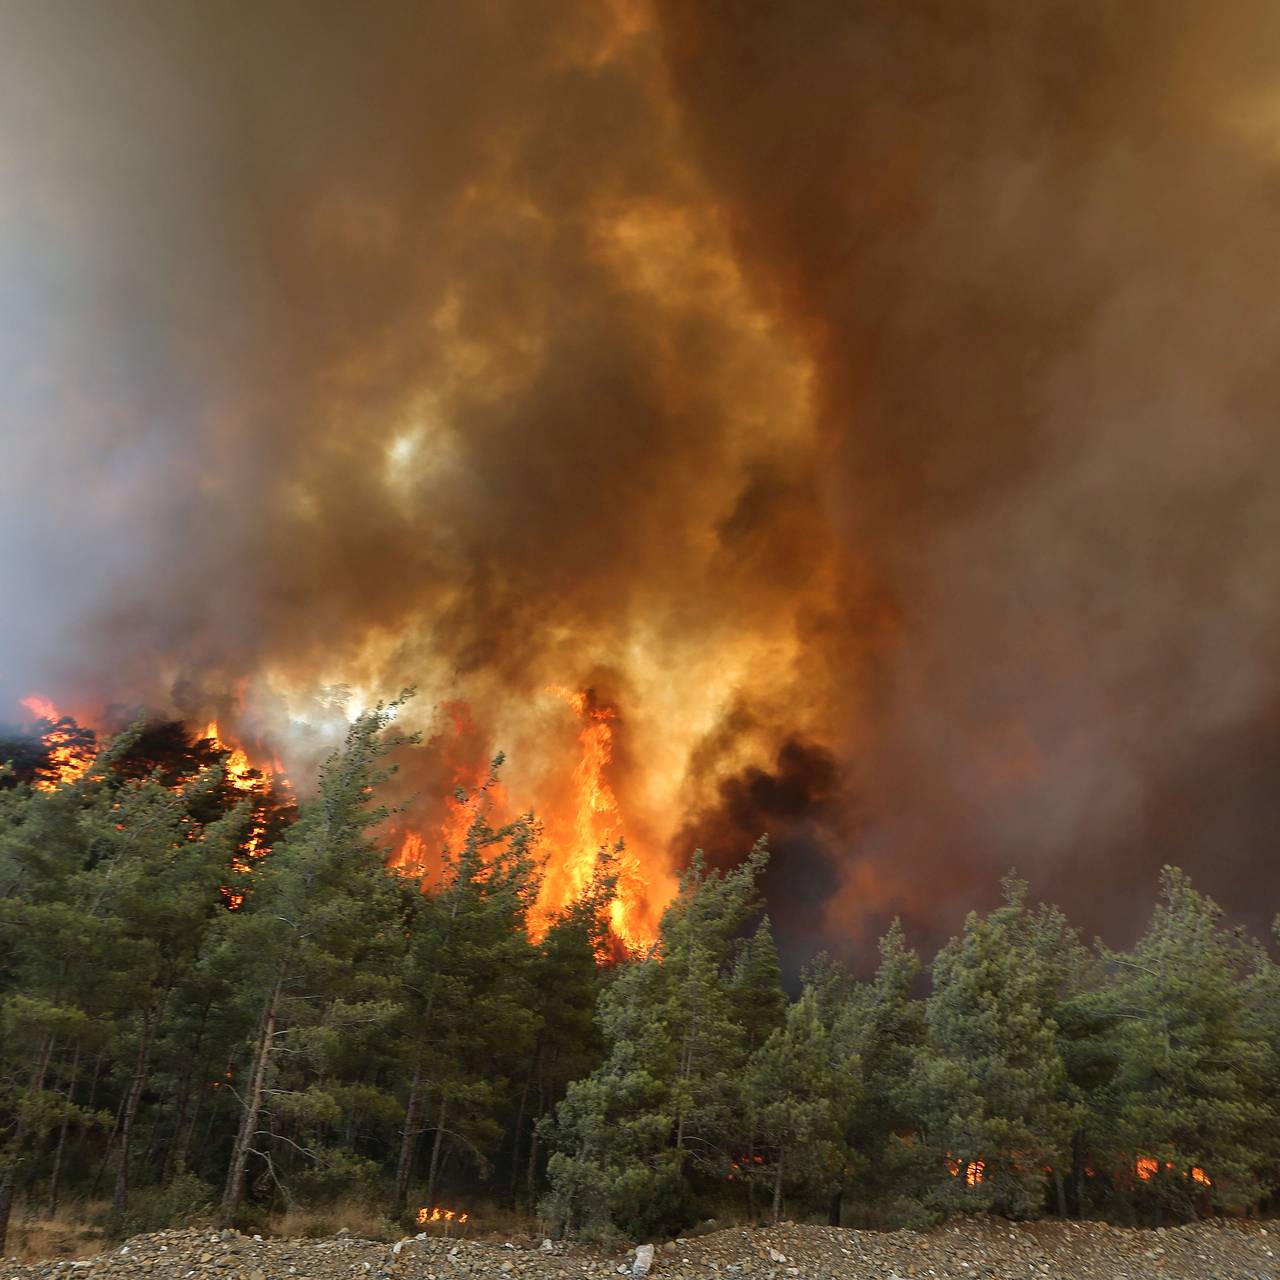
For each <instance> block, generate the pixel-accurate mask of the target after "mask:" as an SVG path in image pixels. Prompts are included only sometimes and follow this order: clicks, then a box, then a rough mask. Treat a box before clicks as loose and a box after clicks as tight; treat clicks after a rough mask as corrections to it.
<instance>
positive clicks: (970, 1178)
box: [946, 1156, 987, 1187]
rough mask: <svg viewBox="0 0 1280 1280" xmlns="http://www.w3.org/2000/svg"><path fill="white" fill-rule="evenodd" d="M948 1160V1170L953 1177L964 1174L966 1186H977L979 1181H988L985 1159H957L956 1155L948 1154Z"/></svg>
mask: <svg viewBox="0 0 1280 1280" xmlns="http://www.w3.org/2000/svg"><path fill="white" fill-rule="evenodd" d="M946 1160H947V1172H948V1173H949V1174H950V1175H951V1176H952V1177H953V1178H958V1177H960V1175H961V1174H963V1175H964V1185H965V1186H966V1187H976V1186H977V1185H978V1184H979V1183H981V1182H985V1181H986V1178H987V1162H986V1161H985V1160H957V1159H955V1157H954V1156H947V1158H946Z"/></svg>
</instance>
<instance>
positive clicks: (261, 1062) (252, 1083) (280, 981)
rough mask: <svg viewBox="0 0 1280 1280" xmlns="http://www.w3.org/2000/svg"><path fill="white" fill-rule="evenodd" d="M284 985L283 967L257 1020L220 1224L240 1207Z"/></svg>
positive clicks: (227, 1224)
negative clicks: (246, 1086)
mask: <svg viewBox="0 0 1280 1280" xmlns="http://www.w3.org/2000/svg"><path fill="white" fill-rule="evenodd" d="M283 985H284V973H283V970H282V971H281V972H279V973H278V974H277V975H276V980H275V984H274V985H273V986H272V988H271V994H270V995H269V996H268V997H267V1002H266V1004H265V1005H264V1006H263V1008H262V1017H261V1018H260V1019H259V1020H258V1039H257V1044H256V1045H255V1047H254V1054H253V1067H252V1069H251V1070H250V1073H249V1092H248V1096H247V1097H246V1098H245V1099H244V1104H243V1105H244V1110H243V1112H242V1113H241V1116H240V1128H239V1130H238V1131H237V1132H236V1140H235V1144H234V1146H233V1147H232V1148H231V1164H230V1166H229V1167H228V1169H227V1184H226V1186H225V1188H224V1189H223V1192H222V1205H221V1207H220V1209H219V1212H218V1220H219V1222H220V1223H221V1225H223V1226H229V1225H230V1223H231V1219H232V1218H233V1217H234V1216H235V1214H236V1212H237V1210H238V1209H239V1208H240V1202H241V1201H242V1200H243V1199H244V1175H245V1170H246V1169H247V1168H248V1166H249V1153H250V1151H251V1150H252V1148H253V1139H254V1135H255V1133H256V1132H257V1129H258V1114H259V1112H260V1111H261V1110H262V1093H263V1090H264V1089H265V1088H266V1085H267V1071H268V1069H269V1068H270V1066H271V1047H272V1043H273V1041H274V1038H275V1033H276V1012H277V1005H278V1004H279V1001H280V990H281V988H282V986H283Z"/></svg>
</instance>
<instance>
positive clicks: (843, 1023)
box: [831, 920, 929, 1226]
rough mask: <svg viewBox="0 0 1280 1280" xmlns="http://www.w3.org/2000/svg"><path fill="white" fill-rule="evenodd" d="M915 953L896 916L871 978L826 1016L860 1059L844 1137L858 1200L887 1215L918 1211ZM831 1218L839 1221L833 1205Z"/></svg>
mask: <svg viewBox="0 0 1280 1280" xmlns="http://www.w3.org/2000/svg"><path fill="white" fill-rule="evenodd" d="M919 973H920V960H919V958H918V957H917V955H916V953H915V952H914V951H912V950H910V949H909V948H908V947H907V945H906V942H905V938H904V935H903V930H902V923H901V921H898V920H895V921H894V922H893V924H892V925H891V926H890V928H889V931H888V932H887V933H886V934H885V935H884V937H883V938H882V939H881V940H880V964H879V967H878V969H877V971H876V975H875V978H874V980H873V981H872V982H870V983H867V984H856V985H854V986H852V987H851V988H850V989H849V991H848V994H847V995H846V997H845V998H844V1001H843V1003H842V1004H840V1005H838V1006H836V1007H835V1009H834V1010H833V1013H832V1017H831V1024H832V1036H831V1038H832V1041H833V1043H834V1044H836V1045H837V1046H839V1047H840V1049H841V1050H842V1051H843V1052H844V1053H846V1054H849V1055H852V1056H856V1057H857V1059H858V1061H859V1062H860V1063H861V1086H862V1094H861V1103H860V1105H859V1106H858V1107H857V1108H856V1110H855V1111H854V1114H853V1118H852V1121H851V1124H850V1126H849V1129H848V1132H847V1133H846V1136H845V1140H846V1143H847V1145H848V1146H849V1148H850V1149H851V1151H852V1152H855V1153H857V1159H858V1162H859V1167H857V1168H856V1171H855V1172H856V1176H855V1177H854V1179H853V1185H854V1186H856V1187H857V1189H858V1191H859V1198H860V1200H861V1201H862V1203H863V1204H864V1205H868V1206H871V1207H874V1208H875V1209H876V1210H877V1211H879V1212H882V1213H887V1214H888V1215H889V1217H890V1219H891V1220H893V1221H899V1220H902V1219H903V1218H908V1219H918V1217H919V1207H918V1196H919V1191H920V1188H921V1183H922V1181H924V1182H927V1180H928V1178H927V1173H926V1170H927V1166H928V1161H929V1155H928V1152H927V1149H925V1148H924V1147H923V1146H922V1144H921V1143H920V1142H919V1140H918V1138H919V1129H920V1121H919V1117H918V1114H917V1109H916V1105H915V1103H916V1098H915V1096H914V1093H913V1090H912V1088H911V1080H912V1073H913V1070H914V1069H915V1066H916V1063H917V1062H918V1061H919V1060H920V1058H921V1056H922V1055H923V1053H924V1051H925V1043H926V1030H925V1016H924V1005H923V1002H922V1001H920V1000H917V999H915V998H914V994H913V991H914V987H915V983H916V980H917V977H918V976H919ZM832 1222H833V1225H836V1226H838V1225H839V1224H840V1212H839V1205H838V1204H836V1205H834V1206H833V1212H832Z"/></svg>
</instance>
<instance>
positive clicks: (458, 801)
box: [23, 686, 671, 952]
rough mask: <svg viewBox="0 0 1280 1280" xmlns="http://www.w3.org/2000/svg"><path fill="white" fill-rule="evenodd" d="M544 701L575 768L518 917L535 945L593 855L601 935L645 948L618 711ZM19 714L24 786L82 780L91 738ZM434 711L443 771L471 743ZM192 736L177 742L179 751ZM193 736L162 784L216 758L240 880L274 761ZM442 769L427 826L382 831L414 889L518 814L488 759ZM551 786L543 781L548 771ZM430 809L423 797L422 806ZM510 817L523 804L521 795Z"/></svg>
mask: <svg viewBox="0 0 1280 1280" xmlns="http://www.w3.org/2000/svg"><path fill="white" fill-rule="evenodd" d="M547 692H548V693H549V694H552V695H554V696H555V697H556V698H558V699H559V700H560V701H561V702H563V703H564V704H565V705H567V707H568V708H569V709H570V710H571V711H572V712H573V714H574V716H575V717H576V719H577V722H578V723H577V728H576V732H575V735H574V747H575V754H576V760H574V762H573V763H572V767H571V768H567V769H566V770H565V771H564V772H563V774H560V775H559V776H560V779H561V781H559V782H558V783H557V784H556V787H555V788H554V794H553V796H552V797H551V800H552V803H551V804H550V805H549V806H548V811H547V812H546V813H545V814H539V817H540V823H539V828H538V829H539V845H538V852H539V853H540V854H541V855H542V857H543V881H542V885H541V889H540V892H539V896H538V899H537V901H536V903H535V904H534V906H533V909H532V911H531V912H530V917H529V932H530V936H531V937H532V938H533V939H534V940H535V941H538V940H540V939H541V938H542V937H543V936H544V935H545V933H546V931H547V929H548V928H549V927H550V925H551V923H552V921H553V920H554V919H555V918H556V917H557V915H559V914H560V913H561V912H563V911H564V910H565V909H566V908H567V907H569V906H570V905H571V904H572V903H574V902H576V901H577V900H578V899H579V898H580V897H581V895H582V894H583V893H584V892H585V891H586V889H587V888H588V887H589V885H590V884H591V881H592V877H593V875H594V874H595V871H596V866H597V859H598V857H599V855H600V853H601V852H602V851H607V852H609V853H611V854H612V855H613V857H614V859H615V865H614V874H615V876H616V879H617V887H616V891H615V898H614V901H613V902H612V904H611V906H610V908H609V924H610V930H611V932H612V934H613V937H614V938H615V939H616V941H617V945H618V946H619V947H620V948H622V949H625V950H629V951H632V952H636V951H643V950H645V949H646V948H647V947H649V946H650V945H651V944H652V943H653V940H654V938H655V936H656V930H657V919H658V916H659V915H660V913H661V910H662V907H663V906H664V905H665V902H666V899H667V898H668V897H669V896H670V891H671V886H670V884H669V881H668V877H667V875H666V870H665V859H664V858H662V857H661V856H660V855H659V854H658V853H657V851H647V854H646V856H645V857H644V858H642V857H640V856H638V855H637V853H636V851H635V848H634V847H632V846H631V845H630V844H629V843H627V842H626V841H625V840H624V835H625V832H626V828H625V824H624V818H623V813H622V806H621V804H620V802H619V799H618V795H617V793H616V791H615V789H614V785H613V782H612V781H611V770H612V768H613V767H614V749H615V733H616V731H617V728H618V724H619V713H618V709H617V707H616V706H614V705H611V704H609V703H606V702H603V701H601V700H599V699H598V698H597V697H596V695H595V694H594V693H593V692H592V691H590V690H584V691H578V692H574V691H571V690H568V689H565V688H562V687H560V686H552V687H550V688H548V690H547ZM23 706H24V707H25V708H26V709H27V711H28V712H30V714H31V715H32V716H34V717H36V718H37V719H38V720H39V721H41V722H42V724H43V725H47V727H46V728H44V731H43V733H42V734H41V737H40V746H41V754H42V763H41V764H40V765H39V767H38V769H37V770H36V772H35V775H34V777H33V785H34V786H35V787H37V788H38V789H40V790H45V791H51V790H55V789H56V788H58V787H60V786H64V785H66V784H68V783H71V782H74V781H75V780H76V779H77V778H79V777H81V776H83V774H84V772H85V771H86V770H87V769H88V767H89V765H90V764H91V763H92V761H93V759H94V758H95V755H96V751H97V739H96V735H95V733H94V732H93V731H92V730H90V729H86V728H83V727H82V726H80V725H79V724H78V723H77V722H76V721H75V720H74V719H72V718H71V717H69V716H65V715H63V714H62V713H61V712H60V711H59V709H58V708H57V707H56V706H55V705H54V704H53V703H52V702H51V701H50V700H49V699H47V698H45V697H43V696H41V695H37V694H32V695H31V696H29V697H28V698H26V699H24V700H23ZM443 710H444V711H445V712H447V713H448V715H449V717H450V724H451V730H452V734H451V736H449V735H445V736H443V737H442V738H440V739H433V740H431V742H429V743H428V744H427V750H428V752H429V753H430V752H432V751H434V753H435V754H437V755H441V756H443V757H444V759H445V760H446V761H447V760H448V755H449V751H450V750H454V749H456V750H457V751H458V753H459V754H464V755H465V752H463V751H462V749H461V748H457V743H458V742H459V741H461V740H463V739H465V740H466V744H467V746H468V747H473V746H474V745H475V741H476V740H478V739H479V737H480V735H479V734H478V731H476V729H475V726H474V725H473V724H472V723H471V719H470V714H469V711H468V709H467V707H466V706H465V704H462V703H449V704H445V706H444V708H443ZM175 729H176V722H175ZM192 736H193V735H191V734H190V733H189V732H188V733H187V735H186V741H187V742H188V743H190V741H191V737H192ZM194 737H195V743H194V746H192V747H190V748H189V749H190V750H191V751H193V752H195V756H193V757H192V759H191V760H190V761H187V762H186V764H185V765H181V766H179V765H175V764H173V763H172V762H170V764H169V765H168V766H167V769H168V773H167V774H166V776H168V777H169V780H170V785H173V786H180V785H182V784H183V783H184V782H185V781H186V779H187V778H188V777H190V776H193V773H194V771H195V769H196V767H197V763H198V762H197V759H196V757H197V756H200V757H201V758H203V759H204V761H205V762H206V763H209V762H212V760H213V759H214V758H215V757H216V758H218V759H220V761H221V764H222V768H223V772H224V777H225V785H226V787H227V788H228V790H229V791H230V793H231V794H232V795H233V796H234V797H236V798H239V799H243V800H246V801H248V802H249V804H250V806H251V810H252V813H251V818H250V825H249V828H248V832H247V834H246V836H245V838H244V840H243V842H242V844H241V846H240V853H239V856H238V858H237V859H236V862H235V864H234V870H235V871H236V872H238V873H240V874H248V873H249V872H250V871H251V869H252V865H253V863H254V862H255V861H256V860H258V859H260V858H262V857H264V856H265V855H266V854H268V853H269V852H270V849H271V844H272V841H273V839H274V838H275V836H276V835H278V832H274V828H273V822H274V819H275V816H276V815H277V811H278V810H279V809H280V804H279V801H280V798H281V795H282V794H283V795H284V796H285V797H286V798H287V799H289V801H290V803H291V794H290V784H289V781H288V779H287V777H286V776H285V775H284V772H283V769H282V766H281V764H280V762H279V759H278V758H277V757H274V756H272V757H269V762H267V761H265V760H263V761H260V762H259V761H258V760H255V759H254V758H253V757H251V756H250V753H249V751H248V750H247V749H246V747H245V746H244V745H243V744H242V743H241V742H240V741H238V740H237V739H236V737H234V736H233V735H230V734H227V733H226V731H225V730H224V728H223V727H222V722H221V721H220V720H219V719H212V720H210V721H208V722H207V723H206V724H205V725H204V727H203V729H202V730H200V731H198V732H197V733H196V734H195V735H194ZM451 744H452V745H451ZM448 767H449V771H450V773H451V775H452V783H453V786H452V791H451V793H450V794H449V795H447V796H445V797H442V798H441V799H440V800H439V801H438V804H439V805H440V806H442V807H438V808H436V810H435V812H436V813H437V815H438V817H437V819H436V821H435V822H434V824H433V825H432V827H430V828H427V827H425V826H423V825H421V823H414V824H413V825H410V826H407V827H404V828H401V829H399V830H398V831H396V832H395V833H394V834H395V837H396V844H395V848H394V852H393V853H392V855H391V857H390V858H389V865H390V866H391V867H392V868H394V869H396V870H397V871H399V872H401V873H402V874H404V875H408V876H411V877H416V878H418V879H421V880H422V881H423V883H424V886H426V885H427V884H429V883H430V881H431V879H432V876H433V875H434V873H435V872H436V871H437V870H438V868H439V866H440V860H441V857H442V855H443V853H444V852H445V851H446V850H448V851H451V852H454V853H456V852H457V851H458V850H459V849H460V848H461V847H462V846H463V844H464V843H465V841H466V839H467V834H468V831H469V829H470V827H471V825H472V823H473V822H474V821H475V820H476V818H477V816H483V817H484V818H485V820H486V821H488V822H490V823H492V824H493V825H501V824H502V823H504V822H508V821H510V820H512V818H514V817H515V816H516V813H517V812H518V809H517V805H516V804H515V802H514V801H513V800H512V798H511V797H510V796H509V795H508V792H507V789H506V787H505V785H504V783H503V781H502V780H501V779H500V778H499V777H498V776H497V774H496V772H495V771H494V770H493V767H492V765H491V763H489V762H488V761H485V760H480V761H476V760H475V759H472V758H462V759H454V760H453V763H452V764H451V765H449V766H448ZM551 776H552V778H553V779H555V777H556V773H555V771H554V769H553V770H552V774H551ZM432 802H433V801H432V798H431V797H428V798H427V804H428V805H430V804H431V803H432ZM521 807H522V808H526V807H527V808H532V807H534V806H532V805H530V804H529V803H528V802H527V801H525V800H524V798H523V797H522V804H521ZM242 890H243V886H239V887H233V886H228V887H227V888H226V889H225V891H224V895H223V896H224V899H225V900H226V902H227V904H228V905H229V906H230V907H231V908H232V909H235V908H237V907H239V906H240V905H242V903H243V899H244V895H243V891H242Z"/></svg>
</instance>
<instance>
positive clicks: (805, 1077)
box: [743, 992, 857, 1223]
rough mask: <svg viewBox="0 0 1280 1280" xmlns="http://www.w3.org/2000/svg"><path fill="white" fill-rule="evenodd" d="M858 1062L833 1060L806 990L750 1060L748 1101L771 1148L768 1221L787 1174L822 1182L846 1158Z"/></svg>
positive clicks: (810, 1183)
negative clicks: (845, 1144) (847, 1136)
mask: <svg viewBox="0 0 1280 1280" xmlns="http://www.w3.org/2000/svg"><path fill="white" fill-rule="evenodd" d="M856 1072H857V1062H856V1059H853V1058H849V1057H842V1058H839V1059H838V1060H837V1061H835V1062H834V1063H833V1062H832V1061H831V1060H830V1059H829V1057H828V1042H827V1033H826V1030H825V1028H824V1027H823V1025H822V1022H821V1020H820V1019H819V1017H818V1003H817V999H816V997H815V996H814V994H813V993H812V992H805V993H804V995H802V996H801V998H800V1000H799V1002H798V1003H796V1004H794V1005H792V1006H791V1008H790V1009H788V1010H787V1017H786V1022H785V1024H784V1025H783V1026H781V1027H778V1028H777V1029H776V1030H774V1031H773V1033H772V1034H771V1035H770V1036H769V1038H768V1039H767V1040H766V1041H765V1042H764V1044H763V1045H761V1047H760V1048H759V1049H757V1050H756V1052H755V1053H754V1054H753V1055H752V1056H751V1059H750V1061H749V1062H748V1064H747V1070H746V1076H745V1084H744V1090H743V1093H744V1097H745V1098H746V1099H747V1100H748V1102H749V1105H750V1107H751V1110H752V1113H753V1115H754V1116H755V1119H756V1123H757V1125H758V1126H759V1129H760V1132H761V1134H762V1136H763V1138H764V1142H765V1149H766V1151H767V1152H768V1153H769V1162H770V1163H769V1172H770V1175H771V1180H772V1183H773V1203H772V1220H773V1221H774V1222H775V1223H776V1222H777V1221H778V1220H779V1218H780V1216H781V1213H782V1194H783V1190H784V1188H785V1186H786V1185H787V1183H788V1180H790V1181H791V1182H796V1183H799V1184H800V1185H801V1186H804V1187H808V1188H812V1187H815V1186H817V1187H826V1186H830V1185H831V1183H832V1181H833V1180H834V1179H835V1178H836V1176H837V1175H838V1172H839V1168H840V1166H841V1164H842V1163H843V1161H844V1145H843V1136H844V1132H843V1131H844V1127H845V1124H846V1123H847V1117H848V1115H849V1113H850V1112H851V1111H852V1109H853V1107H854V1106H855V1105H856V1102H857V1078H856Z"/></svg>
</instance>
